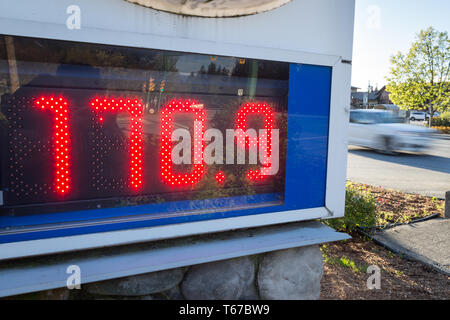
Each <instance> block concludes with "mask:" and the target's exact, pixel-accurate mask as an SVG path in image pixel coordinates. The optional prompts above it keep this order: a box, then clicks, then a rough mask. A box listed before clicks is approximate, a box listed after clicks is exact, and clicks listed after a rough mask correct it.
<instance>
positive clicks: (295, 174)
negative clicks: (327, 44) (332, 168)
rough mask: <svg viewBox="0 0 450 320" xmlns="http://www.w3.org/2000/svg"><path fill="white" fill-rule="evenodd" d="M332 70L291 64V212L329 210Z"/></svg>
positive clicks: (288, 190) (288, 203)
mask: <svg viewBox="0 0 450 320" xmlns="http://www.w3.org/2000/svg"><path fill="white" fill-rule="evenodd" d="M331 71H332V69H331V68H330V67H320V66H311V65H299V64H291V66H290V74H289V116H288V150H287V154H288V155H287V164H286V171H287V172H286V190H285V193H286V194H285V201H286V206H287V207H288V209H306V208H316V207H323V206H325V188H326V174H327V172H326V168H327V151H328V127H329V115H330V97H331Z"/></svg>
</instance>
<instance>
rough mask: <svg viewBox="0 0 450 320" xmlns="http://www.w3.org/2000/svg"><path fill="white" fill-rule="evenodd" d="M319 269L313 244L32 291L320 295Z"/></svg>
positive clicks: (120, 295) (59, 294) (131, 295)
mask: <svg viewBox="0 0 450 320" xmlns="http://www.w3.org/2000/svg"><path fill="white" fill-rule="evenodd" d="M322 273H323V260H322V254H321V252H320V249H319V246H318V245H314V246H308V247H300V248H293V249H286V250H281V251H274V252H269V253H265V254H260V255H254V256H246V257H241V258H235V259H229V260H222V261H217V262H211V263H205V264H199V265H194V266H190V267H185V268H177V269H171V270H165V271H159V272H153V273H147V274H142V275H137V276H131V277H126V278H120V279H114V280H108V281H102V282H95V283H88V284H82V285H81V290H70V291H69V290H68V289H56V290H49V291H43V292H40V293H37V294H34V296H35V297H36V298H38V299H94V300H95V299H145V300H155V299H164V300H166V299H167V300H174V299H175V300H182V299H186V300H225V299H226V300H259V299H262V300H304V299H318V298H319V295H320V280H321V278H322ZM36 295H37V296H36Z"/></svg>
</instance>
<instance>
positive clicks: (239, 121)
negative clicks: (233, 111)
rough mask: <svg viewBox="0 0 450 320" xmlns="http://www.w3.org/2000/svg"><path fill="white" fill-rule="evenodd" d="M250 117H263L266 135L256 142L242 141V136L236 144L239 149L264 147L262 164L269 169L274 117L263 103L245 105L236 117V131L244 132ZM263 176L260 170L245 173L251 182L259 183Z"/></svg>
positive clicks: (271, 111)
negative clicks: (252, 146) (255, 146)
mask: <svg viewBox="0 0 450 320" xmlns="http://www.w3.org/2000/svg"><path fill="white" fill-rule="evenodd" d="M251 115H260V116H261V115H262V116H264V129H266V132H267V133H266V134H265V135H262V136H260V137H259V139H258V141H250V139H249V138H248V137H247V138H246V139H245V141H244V138H243V137H242V136H238V138H237V142H238V145H240V146H241V147H246V146H249V145H250V144H256V145H258V144H260V145H263V146H266V148H267V149H266V153H265V155H264V159H263V163H264V165H263V166H265V167H270V158H271V153H272V150H271V148H272V143H271V142H272V131H271V130H272V129H273V128H274V122H275V115H274V112H273V110H272V108H270V107H269V106H268V105H267V104H265V103H246V104H245V105H243V106H242V108H241V109H239V111H238V113H237V117H236V129H242V130H243V131H244V132H245V131H246V130H247V120H248V117H249V116H251ZM264 177H266V176H264V175H262V174H261V172H260V170H250V171H249V172H248V173H247V178H248V179H249V180H251V181H255V182H256V181H261V180H263V179H264Z"/></svg>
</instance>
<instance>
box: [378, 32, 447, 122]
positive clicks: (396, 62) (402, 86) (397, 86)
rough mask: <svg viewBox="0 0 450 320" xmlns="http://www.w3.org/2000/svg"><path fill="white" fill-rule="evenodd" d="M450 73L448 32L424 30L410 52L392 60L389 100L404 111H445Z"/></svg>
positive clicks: (398, 54)
mask: <svg viewBox="0 0 450 320" xmlns="http://www.w3.org/2000/svg"><path fill="white" fill-rule="evenodd" d="M449 70H450V40H449V38H448V33H447V32H439V31H437V30H435V29H433V28H432V27H430V28H428V29H427V30H422V31H420V33H419V34H418V35H417V38H416V41H415V42H414V43H413V44H412V46H411V48H410V49H409V51H408V53H406V54H404V53H401V52H399V53H397V54H396V55H394V56H393V57H392V58H391V71H390V74H389V76H388V77H387V81H388V85H387V88H386V89H387V91H389V92H391V95H390V97H389V98H390V99H391V100H392V102H393V103H395V104H397V105H399V106H401V107H402V108H404V109H415V110H429V111H430V112H431V114H433V113H434V111H441V112H442V111H445V110H446V109H447V108H448V106H449V104H450V79H449V77H450V72H449Z"/></svg>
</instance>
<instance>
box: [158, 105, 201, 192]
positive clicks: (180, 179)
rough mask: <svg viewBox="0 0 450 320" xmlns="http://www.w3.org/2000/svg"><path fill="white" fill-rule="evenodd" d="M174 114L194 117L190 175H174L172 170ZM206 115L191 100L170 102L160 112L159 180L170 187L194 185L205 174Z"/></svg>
mask: <svg viewBox="0 0 450 320" xmlns="http://www.w3.org/2000/svg"><path fill="white" fill-rule="evenodd" d="M176 113H191V114H193V115H194V168H193V171H192V173H179V174H177V173H174V172H173V168H172V157H171V155H172V132H173V118H174V115H175V114H176ZM205 123H206V113H205V111H204V110H203V108H200V107H199V105H198V104H197V102H196V101H193V100H184V101H183V100H172V101H171V102H169V104H167V105H166V107H164V109H163V110H162V111H161V152H160V157H161V178H162V180H163V181H164V182H165V183H167V184H169V185H172V186H186V185H195V184H196V183H198V182H199V181H200V180H201V178H202V177H203V175H204V174H205V164H204V161H203V152H204V149H205V142H204V134H205Z"/></svg>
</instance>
